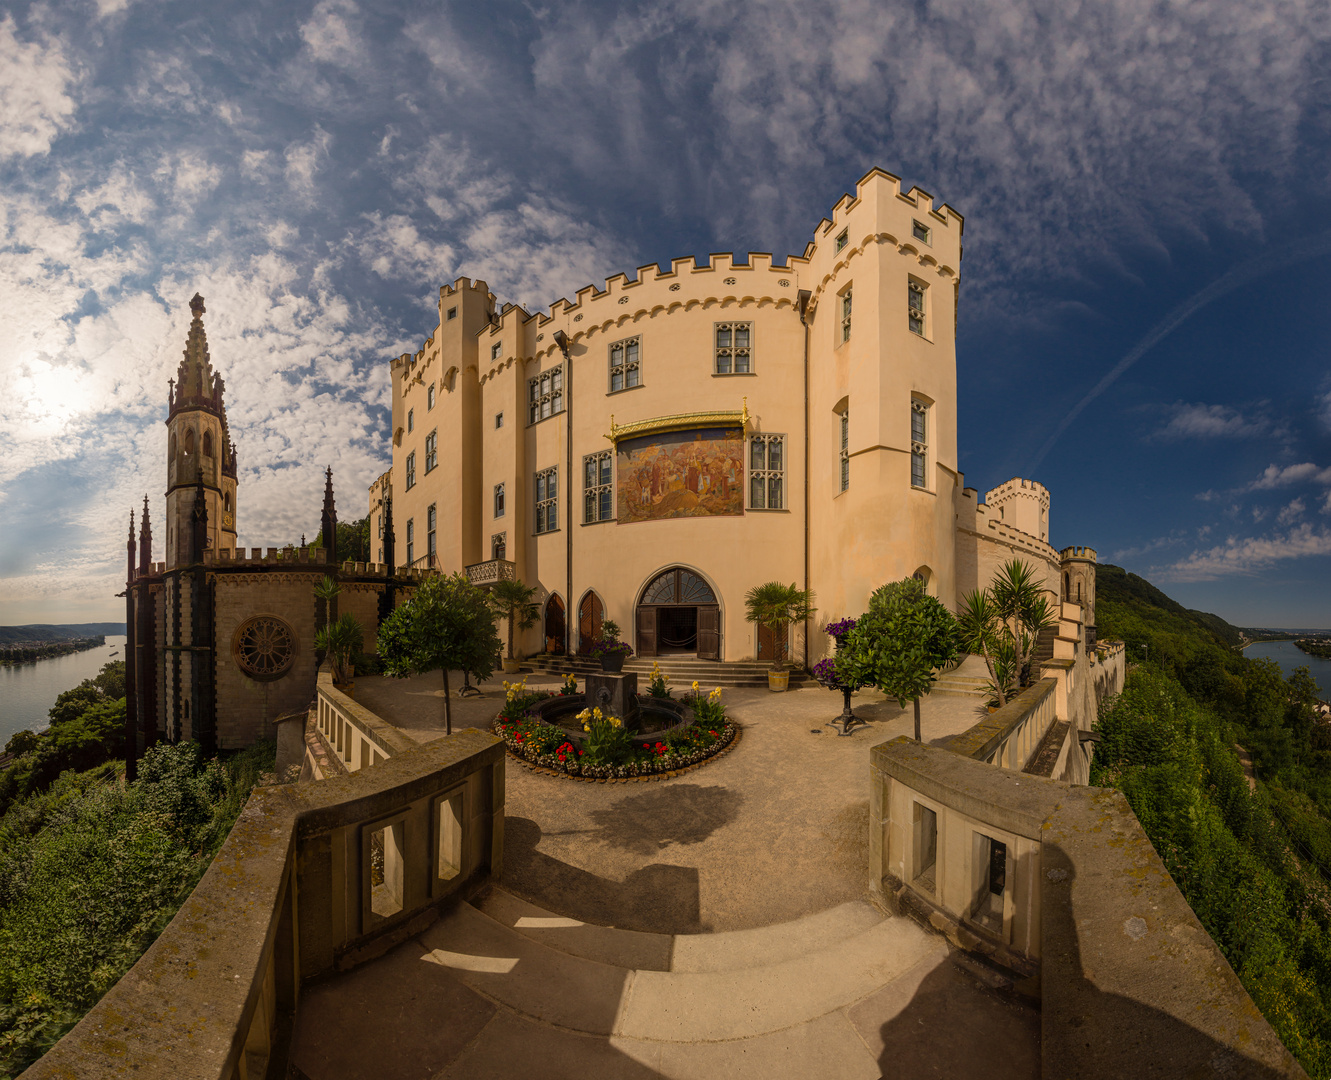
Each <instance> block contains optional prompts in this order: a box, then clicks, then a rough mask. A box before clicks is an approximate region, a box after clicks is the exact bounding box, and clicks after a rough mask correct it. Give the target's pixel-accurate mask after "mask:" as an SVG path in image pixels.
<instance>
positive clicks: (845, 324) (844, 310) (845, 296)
mask: <svg viewBox="0 0 1331 1080" xmlns="http://www.w3.org/2000/svg"><path fill="white" fill-rule="evenodd" d="M841 340H842V341H849V340H850V290H849V289H847V290H846V291H845V292H843V293H842V294H841Z"/></svg>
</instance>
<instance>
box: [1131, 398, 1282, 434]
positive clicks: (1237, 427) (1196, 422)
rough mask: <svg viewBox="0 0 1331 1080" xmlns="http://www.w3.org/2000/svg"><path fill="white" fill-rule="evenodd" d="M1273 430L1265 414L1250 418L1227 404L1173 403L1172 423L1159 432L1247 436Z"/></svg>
mask: <svg viewBox="0 0 1331 1080" xmlns="http://www.w3.org/2000/svg"><path fill="white" fill-rule="evenodd" d="M1270 430H1271V422H1270V420H1268V419H1267V418H1266V417H1261V416H1259V417H1255V418H1251V419H1249V418H1248V417H1245V416H1244V415H1243V414H1242V413H1240V412H1239V411H1238V410H1237V409H1231V408H1230V407H1229V406H1227V405H1204V404H1201V403H1198V404H1195V405H1190V404H1183V403H1179V404H1177V405H1175V406H1173V416H1171V417H1170V419H1169V423H1167V424H1166V425H1165V426H1164V427H1162V428H1161V429H1160V430H1159V431H1157V432H1156V437H1157V438H1161V439H1169V440H1177V439H1247V438H1252V437H1254V436H1257V435H1264V434H1266V433H1267V432H1268V431H1270Z"/></svg>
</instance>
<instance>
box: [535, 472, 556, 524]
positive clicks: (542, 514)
mask: <svg viewBox="0 0 1331 1080" xmlns="http://www.w3.org/2000/svg"><path fill="white" fill-rule="evenodd" d="M558 498H559V468H558V466H556V467H555V468H552V469H543V470H542V471H541V472H538V473H537V474H536V533H537V535H538V536H539V535H540V534H541V533H548V532H554V531H555V530H556V529H557V528H559V503H558Z"/></svg>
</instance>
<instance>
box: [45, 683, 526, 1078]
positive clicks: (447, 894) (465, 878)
mask: <svg viewBox="0 0 1331 1080" xmlns="http://www.w3.org/2000/svg"><path fill="white" fill-rule="evenodd" d="M328 700H329V702H330V703H331V704H333V705H336V706H337V707H338V708H339V709H340V715H343V716H344V717H346V716H347V715H348V714H349V713H351V712H353V711H354V710H350V709H348V708H347V707H346V706H345V705H344V704H342V703H341V702H338V701H336V699H335V698H333V697H332V695H329V697H328ZM351 704H352V705H354V703H351ZM351 719H352V720H363V718H361V717H351ZM367 738H370V739H372V738H373V733H372V732H371V733H367ZM357 753H359V751H357ZM503 815H504V745H503V743H502V742H500V741H499V740H498V739H496V738H494V736H492V735H489V734H486V733H484V732H480V731H475V730H471V729H468V730H466V731H461V732H458V733H457V734H455V735H453V736H451V737H448V738H443V739H437V740H435V741H433V742H430V743H427V744H425V745H423V746H414V747H411V748H410V749H403V750H401V751H399V752H396V753H393V754H391V756H389V757H387V758H386V759H385V760H383V761H381V762H379V763H378V764H377V765H376V766H375V767H374V768H361V769H359V771H357V772H355V773H353V774H351V775H347V776H341V777H337V778H333V779H329V780H325V781H323V782H321V783H317V784H298V785H292V784H286V785H280V786H272V787H265V788H258V789H256V790H255V791H254V792H253V793H252V794H251V795H250V798H249V801H248V802H247V803H246V805H245V809H244V810H243V811H242V812H241V815H240V818H239V819H238V820H237V822H236V824H235V826H234V827H233V828H232V830H231V833H230V835H229V836H228V837H227V840H226V842H225V843H224V844H223V845H222V849H221V850H220V851H219V852H218V854H217V856H216V857H215V858H214V859H213V862H212V864H211V865H210V866H209V868H208V871H207V873H206V874H205V875H204V877H203V880H202V881H200V882H199V884H198V886H197V887H196V888H195V889H194V891H193V892H192V893H191V894H190V896H189V898H188V899H187V900H186V901H185V903H184V904H183V905H182V907H181V909H180V911H179V912H177V914H176V917H175V918H174V919H172V920H171V923H170V924H169V925H168V926H167V928H166V929H165V930H164V931H163V932H162V934H161V936H160V937H159V938H158V939H157V940H156V941H155V942H154V943H153V944H152V946H151V947H150V948H149V949H148V951H147V952H146V953H144V955H143V956H142V957H141V958H140V959H139V961H138V963H136V964H135V965H134V966H133V967H132V968H131V969H130V970H129V972H127V973H126V974H125V976H124V977H123V978H122V979H120V981H119V982H117V983H116V984H115V986H113V987H112V988H111V989H110V990H109V991H108V992H107V993H106V995H105V996H104V997H103V998H102V1000H101V1001H100V1002H98V1003H97V1005H96V1006H94V1007H93V1009H92V1010H91V1011H90V1012H89V1013H88V1014H87V1015H86V1016H85V1017H84V1018H83V1019H82V1020H81V1021H80V1022H79V1024H78V1025H77V1026H76V1027H75V1028H74V1029H73V1030H72V1031H70V1032H69V1034H67V1035H66V1036H65V1037H64V1038H63V1039H61V1040H60V1041H59V1042H58V1043H57V1044H56V1045H55V1046H54V1047H53V1048H52V1049H51V1050H50V1051H48V1052H47V1054H46V1055H45V1056H44V1057H42V1058H41V1059H40V1060H39V1061H38V1062H37V1063H36V1064H34V1065H33V1066H32V1067H31V1068H30V1069H28V1070H27V1072H25V1073H24V1074H23V1075H24V1077H25V1078H28V1080H57V1078H60V1080H63V1078H67V1077H79V1078H81V1080H103V1078H107V1080H109V1078H110V1077H123V1076H128V1075H133V1076H136V1077H141V1078H144V1080H177V1078H180V1077H191V1078H201V1080H213V1078H216V1080H247V1078H250V1077H262V1076H266V1075H272V1076H278V1075H281V1076H285V1075H286V1060H287V1048H288V1045H289V1042H290V1036H291V1031H292V1025H293V1023H294V1021H295V1014H296V1011H297V1009H298V1008H299V1004H300V995H301V986H302V983H304V982H305V981H306V980H309V979H313V978H316V977H319V976H322V975H325V974H327V973H329V972H331V971H334V970H345V969H346V968H349V967H352V966H354V965H355V964H356V963H358V962H360V961H362V960H367V959H371V958H373V957H374V956H378V955H381V954H382V953H383V952H385V951H387V950H388V949H389V948H391V947H392V946H393V945H396V944H398V943H399V942H401V941H404V940H406V939H407V938H408V937H410V936H413V935H415V934H417V933H419V932H420V931H421V930H422V929H424V928H425V927H426V926H427V925H429V923H430V922H432V921H433V920H434V919H435V918H437V916H438V908H439V907H440V905H442V904H445V903H449V902H453V901H455V900H456V899H458V898H465V897H470V896H472V895H474V894H475V893H476V892H477V891H478V890H479V889H481V888H482V887H483V886H484V885H485V883H486V882H487V881H489V879H490V877H491V876H492V874H493V873H497V872H498V868H499V867H500V866H502V863H503V836H504V830H503Z"/></svg>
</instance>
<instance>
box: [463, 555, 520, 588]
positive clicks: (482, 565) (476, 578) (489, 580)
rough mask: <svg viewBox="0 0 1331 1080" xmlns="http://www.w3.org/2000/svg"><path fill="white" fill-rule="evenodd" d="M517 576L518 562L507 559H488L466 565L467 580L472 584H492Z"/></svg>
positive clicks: (511, 579)
mask: <svg viewBox="0 0 1331 1080" xmlns="http://www.w3.org/2000/svg"><path fill="white" fill-rule="evenodd" d="M517 576H518V564H517V563H515V562H509V561H508V560H507V559H490V560H489V561H488V562H479V563H472V564H471V565H470V566H469V567H467V580H468V581H470V582H471V583H472V584H473V585H493V584H495V582H497V581H514V580H516V579H517Z"/></svg>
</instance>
